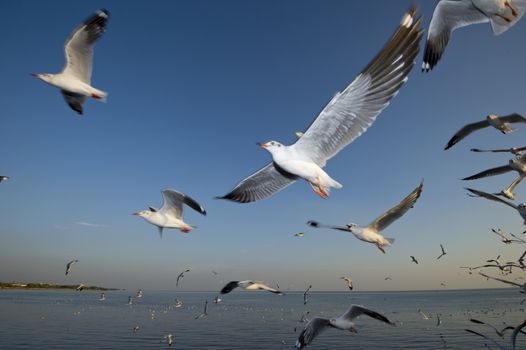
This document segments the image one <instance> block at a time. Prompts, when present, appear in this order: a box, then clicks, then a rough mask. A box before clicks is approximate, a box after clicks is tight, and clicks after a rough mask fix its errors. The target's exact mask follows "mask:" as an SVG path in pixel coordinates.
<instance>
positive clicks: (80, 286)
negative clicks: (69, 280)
mask: <svg viewBox="0 0 526 350" xmlns="http://www.w3.org/2000/svg"><path fill="white" fill-rule="evenodd" d="M84 287H85V285H84V283H81V284H79V285H78V286H77V288H75V289H76V290H77V292H80V291H82V290H83V289H84Z"/></svg>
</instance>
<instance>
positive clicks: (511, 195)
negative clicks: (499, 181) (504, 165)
mask: <svg viewBox="0 0 526 350" xmlns="http://www.w3.org/2000/svg"><path fill="white" fill-rule="evenodd" d="M522 179H524V176H522V175H521V176H519V177H518V178H516V179H515V180H514V181H513V182H512V183H511V185H509V186H508V188H506V189H504V190H502V191H500V192H498V193H493V194H494V195H496V196H502V197H505V198H507V199H511V200H512V201H513V200H515V193H513V190H514V189H515V187H516V186H517V185H518V184H519V183H520V182H521V181H522Z"/></svg>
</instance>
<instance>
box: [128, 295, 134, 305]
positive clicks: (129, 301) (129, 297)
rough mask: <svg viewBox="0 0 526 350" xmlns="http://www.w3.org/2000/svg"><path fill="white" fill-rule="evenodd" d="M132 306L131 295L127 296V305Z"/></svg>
mask: <svg viewBox="0 0 526 350" xmlns="http://www.w3.org/2000/svg"><path fill="white" fill-rule="evenodd" d="M131 304H133V301H132V297H131V295H129V296H128V305H131Z"/></svg>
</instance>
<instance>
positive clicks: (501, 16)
mask: <svg viewBox="0 0 526 350" xmlns="http://www.w3.org/2000/svg"><path fill="white" fill-rule="evenodd" d="M497 16H499V17H500V18H502V19H503V20H505V21H506V22H507V23H510V22H511V21H512V19H511V18H508V17H506V16H503V15H501V14H498V13H497ZM501 132H502V133H503V134H505V132H503V131H501Z"/></svg>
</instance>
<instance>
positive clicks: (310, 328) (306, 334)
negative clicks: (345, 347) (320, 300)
mask: <svg viewBox="0 0 526 350" xmlns="http://www.w3.org/2000/svg"><path fill="white" fill-rule="evenodd" d="M360 315H366V316H369V317H372V318H375V319H377V320H378V321H382V322H385V323H387V324H390V325H391V326H394V325H395V324H394V323H392V322H391V321H389V319H387V317H385V316H384V315H382V314H379V313H378V312H375V311H373V310H370V309H367V308H365V307H364V306H361V305H351V308H350V309H349V310H348V311H347V312H346V313H344V314H343V315H341V316H340V317H338V318H331V319H328V318H322V317H314V318H313V319H312V320H310V321H309V323H307V326H306V327H305V329H303V331H302V332H301V334H300V336H299V337H298V340H297V341H296V345H295V346H296V349H303V348H304V347H306V346H307V345H309V344H310V343H311V342H312V341H313V340H314V338H315V337H316V336H317V335H318V334H320V333H321V332H322V331H323V330H325V329H326V328H328V327H332V328H336V329H341V330H343V331H350V332H354V333H356V332H357V329H356V327H355V325H354V323H353V322H352V321H353V320H354V319H355V318H356V317H358V316H360Z"/></svg>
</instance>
